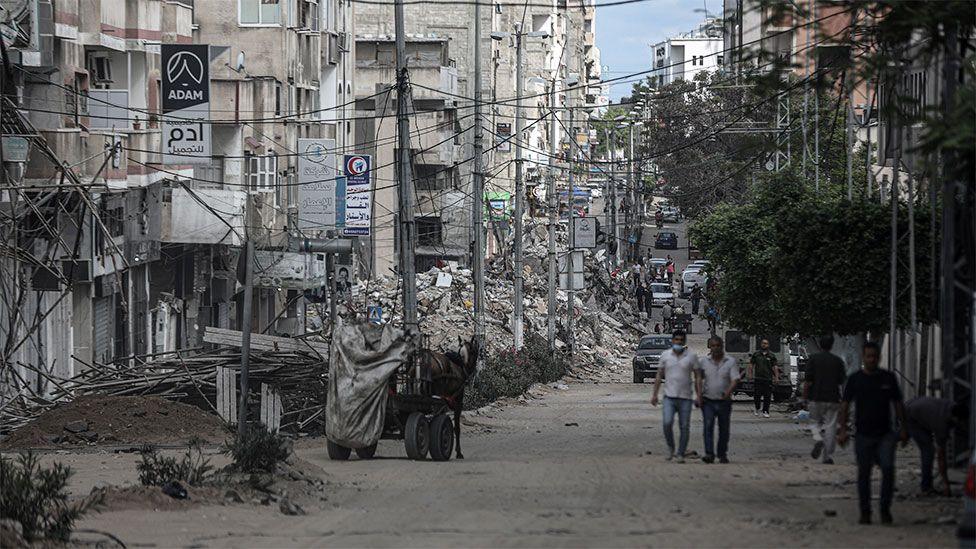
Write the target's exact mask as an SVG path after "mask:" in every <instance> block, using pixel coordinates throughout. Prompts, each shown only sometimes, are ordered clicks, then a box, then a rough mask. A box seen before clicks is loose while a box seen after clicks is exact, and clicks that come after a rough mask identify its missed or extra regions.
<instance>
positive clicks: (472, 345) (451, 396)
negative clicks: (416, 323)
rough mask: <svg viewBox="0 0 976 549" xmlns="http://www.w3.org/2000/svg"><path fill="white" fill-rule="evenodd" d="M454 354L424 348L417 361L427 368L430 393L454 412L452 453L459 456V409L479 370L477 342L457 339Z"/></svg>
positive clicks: (462, 457) (475, 340)
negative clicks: (467, 388) (429, 379)
mask: <svg viewBox="0 0 976 549" xmlns="http://www.w3.org/2000/svg"><path fill="white" fill-rule="evenodd" d="M458 345H459V347H460V348H459V349H458V351H457V352H451V351H448V352H446V353H440V352H437V351H431V350H428V349H424V350H422V351H421V352H420V354H419V356H418V360H419V361H420V363H421V364H422V365H423V366H426V367H427V368H429V369H430V373H431V393H432V394H434V395H436V396H439V397H441V398H443V399H444V400H446V401H447V405H448V407H449V408H450V409H451V411H453V412H454V454H455V455H456V456H457V458H458V459H464V455H462V454H461V409H462V408H463V407H464V388H465V387H466V386H467V384H468V382H469V381H470V380H471V378H473V377H474V374H475V372H476V371H477V369H478V341H477V339H476V338H474V337H472V338H471V339H470V340H468V341H464V340H462V339H461V338H460V337H458Z"/></svg>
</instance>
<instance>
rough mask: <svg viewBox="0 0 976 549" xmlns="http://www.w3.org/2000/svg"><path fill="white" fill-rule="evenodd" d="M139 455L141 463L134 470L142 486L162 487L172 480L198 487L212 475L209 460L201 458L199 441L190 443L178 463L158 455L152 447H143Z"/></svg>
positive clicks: (170, 458)
mask: <svg viewBox="0 0 976 549" xmlns="http://www.w3.org/2000/svg"><path fill="white" fill-rule="evenodd" d="M141 453H142V461H140V462H139V463H138V464H137V465H136V470H137V471H139V482H141V483H142V484H143V486H162V485H164V484H166V483H167V482H170V481H174V480H175V481H183V482H185V483H187V484H189V485H191V486H200V485H202V484H204V483H206V482H207V481H208V480H209V479H210V477H211V476H212V474H213V467H212V466H211V465H210V459H209V458H205V457H203V451H202V449H201V444H200V441H199V440H191V441H190V447H189V448H188V449H187V450H186V454H184V455H183V458H182V459H181V460H179V461H177V460H176V458H174V457H168V456H162V455H160V454H159V452H157V451H156V449H155V448H153V447H152V446H144V447H143V448H142V452H141Z"/></svg>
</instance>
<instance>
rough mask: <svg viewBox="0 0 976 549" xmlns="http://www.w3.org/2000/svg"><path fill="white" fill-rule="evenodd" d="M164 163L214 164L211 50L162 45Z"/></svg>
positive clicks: (187, 46)
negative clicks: (211, 116)
mask: <svg viewBox="0 0 976 549" xmlns="http://www.w3.org/2000/svg"><path fill="white" fill-rule="evenodd" d="M160 54H161V57H162V87H163V98H162V103H163V163H164V164H210V161H211V159H210V122H209V120H208V119H209V118H210V46H208V45H205V44H161V45H160Z"/></svg>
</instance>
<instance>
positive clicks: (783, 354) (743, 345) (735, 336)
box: [725, 330, 796, 402]
mask: <svg viewBox="0 0 976 549" xmlns="http://www.w3.org/2000/svg"><path fill="white" fill-rule="evenodd" d="M764 338H765V339H769V352H771V353H773V354H774V355H776V361H777V362H778V363H779V369H780V376H779V381H778V382H777V383H774V384H773V402H783V401H785V400H789V399H790V398H791V397H792V396H793V383H792V382H791V379H792V378H794V377H796V376H794V375H793V366H792V365H791V364H790V355H789V349H788V346H787V345H786V343H785V342H784V341H783V340H782V338H780V337H777V336H752V335H749V334H747V333H745V332H742V331H739V330H726V331H725V354H727V355H729V356H731V357H732V358H734V359H736V360H737V361H738V362H739V376H740V377H739V383H737V384H736V386H735V394H737V395H738V394H744V395H749V396H752V395H753V394H754V391H755V382H754V381H753V380H752V379H749V378H747V377H746V374H747V372H748V371H749V369H748V368H749V359H750V358H751V357H752V355H753V353H755V352H756V351H758V350H759V344H760V343H761V342H762V340H763V339H764Z"/></svg>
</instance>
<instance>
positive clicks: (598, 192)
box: [590, 187, 603, 198]
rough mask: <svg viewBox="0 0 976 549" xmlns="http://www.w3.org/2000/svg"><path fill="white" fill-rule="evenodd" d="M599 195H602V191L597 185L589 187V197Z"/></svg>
mask: <svg viewBox="0 0 976 549" xmlns="http://www.w3.org/2000/svg"><path fill="white" fill-rule="evenodd" d="M601 196H603V191H601V190H600V188H599V187H593V188H592V189H590V197H591V198H600V197H601Z"/></svg>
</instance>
